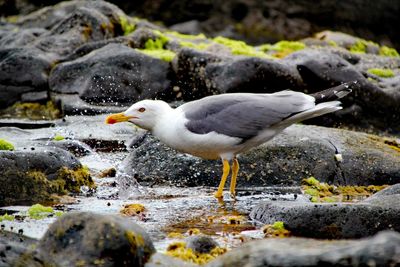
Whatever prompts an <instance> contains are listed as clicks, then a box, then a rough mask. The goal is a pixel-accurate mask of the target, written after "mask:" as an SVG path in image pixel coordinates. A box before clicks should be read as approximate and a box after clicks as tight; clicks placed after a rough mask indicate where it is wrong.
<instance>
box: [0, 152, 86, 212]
mask: <svg viewBox="0 0 400 267" xmlns="http://www.w3.org/2000/svg"><path fill="white" fill-rule="evenodd" d="M0 183H1V184H2V185H3V186H1V187H0V193H1V194H0V196H1V197H0V206H4V205H13V204H33V203H36V202H40V201H42V202H43V201H48V200H50V199H51V194H54V193H58V194H65V193H66V192H68V191H71V192H79V189H80V186H82V185H87V186H90V187H92V186H93V181H92V178H91V177H90V174H89V173H88V171H87V170H86V171H85V170H84V169H82V165H81V163H80V162H79V161H78V160H77V159H76V158H75V157H74V156H73V155H72V154H71V153H69V152H67V151H65V150H62V149H58V148H51V147H48V148H40V147H37V148H35V149H34V150H31V149H27V150H16V151H0Z"/></svg>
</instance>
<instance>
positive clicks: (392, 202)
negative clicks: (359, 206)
mask: <svg viewBox="0 0 400 267" xmlns="http://www.w3.org/2000/svg"><path fill="white" fill-rule="evenodd" d="M364 202H367V203H370V204H374V205H381V206H383V205H386V206H392V207H396V206H398V204H399V203H400V184H395V185H392V186H389V187H387V188H385V189H383V190H381V191H379V192H378V193H375V194H373V195H372V196H370V197H369V198H367V199H365V200H364Z"/></svg>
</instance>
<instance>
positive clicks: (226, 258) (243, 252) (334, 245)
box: [206, 231, 400, 267]
mask: <svg viewBox="0 0 400 267" xmlns="http://www.w3.org/2000/svg"><path fill="white" fill-rule="evenodd" d="M399 249H400V234H399V233H397V232H391V231H384V232H380V233H378V234H377V235H375V236H373V237H370V238H366V239H361V240H342V241H330V242H327V241H317V240H313V239H305V238H271V239H266V240H260V241H254V242H249V243H248V244H245V245H244V246H242V247H240V248H238V249H234V250H232V251H230V252H228V253H226V254H225V255H222V256H221V257H219V258H217V259H216V260H214V261H212V262H210V263H209V264H208V265H206V266H207V267H217V266H221V267H222V266H248V267H261V266H283V267H292V266H293V267H294V266H371V265H372V266H380V267H384V266H397V265H399V264H400V257H399V253H398V251H399Z"/></svg>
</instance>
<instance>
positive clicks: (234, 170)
mask: <svg viewBox="0 0 400 267" xmlns="http://www.w3.org/2000/svg"><path fill="white" fill-rule="evenodd" d="M238 172H239V161H238V160H237V159H236V158H234V159H233V163H232V177H231V187H230V192H231V196H232V197H233V198H234V197H235V196H236V177H237V175H238Z"/></svg>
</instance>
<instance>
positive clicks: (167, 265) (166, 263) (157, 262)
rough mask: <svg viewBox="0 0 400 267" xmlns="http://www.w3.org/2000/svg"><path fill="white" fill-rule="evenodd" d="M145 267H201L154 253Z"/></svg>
mask: <svg viewBox="0 0 400 267" xmlns="http://www.w3.org/2000/svg"><path fill="white" fill-rule="evenodd" d="M144 266H145V267H157V266H160V267H172V266H180V267H196V266H199V265H197V264H193V263H190V262H187V261H183V260H181V259H178V258H174V257H171V256H168V255H165V254H163V253H159V252H157V253H154V254H153V255H152V256H151V258H150V259H149V261H148V262H147V263H146V264H145V265H144Z"/></svg>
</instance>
